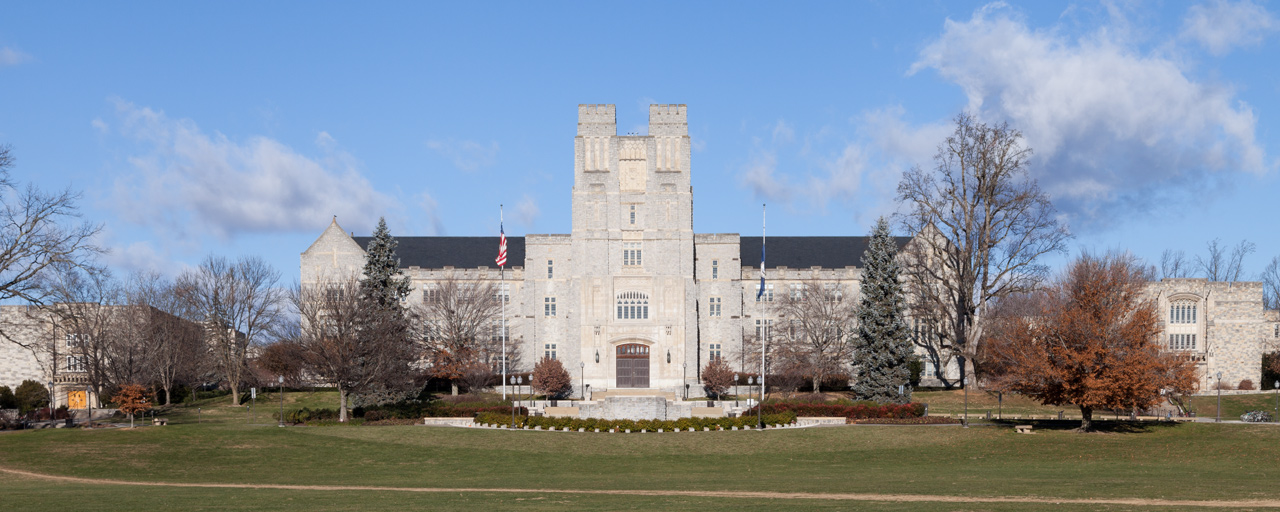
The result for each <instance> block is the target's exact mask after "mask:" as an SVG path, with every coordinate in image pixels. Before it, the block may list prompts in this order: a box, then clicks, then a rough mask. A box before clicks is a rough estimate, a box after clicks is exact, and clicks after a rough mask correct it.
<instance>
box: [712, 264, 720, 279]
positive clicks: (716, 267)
mask: <svg viewBox="0 0 1280 512" xmlns="http://www.w3.org/2000/svg"><path fill="white" fill-rule="evenodd" d="M711 278H712V279H720V260H711Z"/></svg>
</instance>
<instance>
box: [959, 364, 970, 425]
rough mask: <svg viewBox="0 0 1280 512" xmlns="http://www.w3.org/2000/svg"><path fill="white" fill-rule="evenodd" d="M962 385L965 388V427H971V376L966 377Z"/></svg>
mask: <svg viewBox="0 0 1280 512" xmlns="http://www.w3.org/2000/svg"><path fill="white" fill-rule="evenodd" d="M960 386H961V387H963V388H964V428H969V377H965V378H964V380H963V381H961V383H960Z"/></svg>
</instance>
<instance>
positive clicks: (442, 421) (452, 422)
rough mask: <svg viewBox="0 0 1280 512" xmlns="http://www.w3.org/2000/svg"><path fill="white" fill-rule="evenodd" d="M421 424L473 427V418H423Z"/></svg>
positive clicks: (474, 420) (474, 421) (474, 422)
mask: <svg viewBox="0 0 1280 512" xmlns="http://www.w3.org/2000/svg"><path fill="white" fill-rule="evenodd" d="M422 424H423V425H435V426H446V427H474V426H475V424H476V419H475V418H423V419H422Z"/></svg>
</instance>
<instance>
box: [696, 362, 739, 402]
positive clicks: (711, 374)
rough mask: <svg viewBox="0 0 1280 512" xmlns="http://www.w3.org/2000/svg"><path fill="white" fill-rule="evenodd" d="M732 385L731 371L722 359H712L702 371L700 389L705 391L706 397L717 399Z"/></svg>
mask: <svg viewBox="0 0 1280 512" xmlns="http://www.w3.org/2000/svg"><path fill="white" fill-rule="evenodd" d="M732 385H733V369H732V368H729V365H728V364H726V363H725V362H724V358H722V357H718V358H715V359H712V360H711V362H709V363H707V366H706V367H705V368H703V369H702V389H703V390H704V391H706V393H707V397H709V398H713V399H718V398H720V397H722V396H724V394H725V392H726V391H728V390H729V386H732Z"/></svg>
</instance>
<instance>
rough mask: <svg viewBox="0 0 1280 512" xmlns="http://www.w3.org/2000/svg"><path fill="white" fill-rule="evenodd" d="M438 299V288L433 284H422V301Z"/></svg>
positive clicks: (428, 301) (429, 301)
mask: <svg viewBox="0 0 1280 512" xmlns="http://www.w3.org/2000/svg"><path fill="white" fill-rule="evenodd" d="M439 299H440V290H439V289H437V288H436V285H434V284H424V285H422V302H423V303H424V304H426V303H431V302H435V301H437V300H439Z"/></svg>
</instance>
